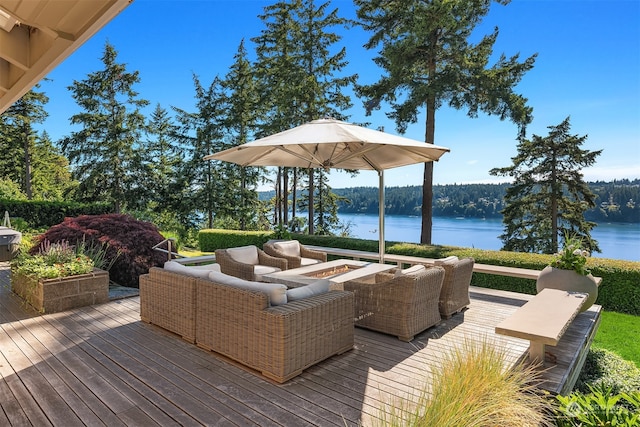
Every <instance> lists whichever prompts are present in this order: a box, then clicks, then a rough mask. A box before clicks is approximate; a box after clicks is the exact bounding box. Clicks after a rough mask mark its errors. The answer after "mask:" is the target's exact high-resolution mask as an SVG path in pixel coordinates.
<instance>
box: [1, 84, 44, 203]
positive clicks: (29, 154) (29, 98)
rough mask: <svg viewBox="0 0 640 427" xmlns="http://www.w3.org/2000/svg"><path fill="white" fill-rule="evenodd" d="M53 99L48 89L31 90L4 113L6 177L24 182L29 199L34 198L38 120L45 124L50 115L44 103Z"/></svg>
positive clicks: (3, 131) (3, 145) (2, 129)
mask: <svg viewBox="0 0 640 427" xmlns="http://www.w3.org/2000/svg"><path fill="white" fill-rule="evenodd" d="M47 102H49V98H48V97H47V96H46V95H45V94H44V92H36V91H35V90H30V91H29V92H27V93H26V94H25V95H24V96H23V97H22V98H20V99H19V100H17V101H16V102H15V103H14V104H13V105H12V106H11V107H9V108H8V109H7V110H6V111H5V112H4V113H3V114H2V116H1V117H2V125H1V126H0V131H2V137H1V138H0V140H2V157H3V158H4V159H3V161H2V164H0V167H1V168H2V169H4V176H7V177H10V178H11V179H13V180H16V181H18V182H20V183H21V184H22V185H21V188H22V190H23V191H24V193H25V194H26V196H27V198H28V199H32V198H33V161H34V160H33V157H34V150H35V144H36V139H37V133H36V132H35V131H34V129H33V125H34V124H36V123H42V122H44V120H45V119H46V118H47V116H48V114H47V112H46V111H45V109H44V105H45V104H46V103H47Z"/></svg>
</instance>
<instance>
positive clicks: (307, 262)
mask: <svg viewBox="0 0 640 427" xmlns="http://www.w3.org/2000/svg"><path fill="white" fill-rule="evenodd" d="M321 262H322V261H320V260H319V259H315V258H304V257H303V258H300V267H303V266H305V265H313V264H320V263H321Z"/></svg>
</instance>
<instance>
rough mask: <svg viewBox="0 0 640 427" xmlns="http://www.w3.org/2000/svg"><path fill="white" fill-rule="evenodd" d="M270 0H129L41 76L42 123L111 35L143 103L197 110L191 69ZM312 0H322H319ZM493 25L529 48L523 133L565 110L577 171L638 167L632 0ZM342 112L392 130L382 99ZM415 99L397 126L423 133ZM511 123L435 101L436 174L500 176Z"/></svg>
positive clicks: (594, 2) (508, 50) (200, 66)
mask: <svg viewBox="0 0 640 427" xmlns="http://www.w3.org/2000/svg"><path fill="white" fill-rule="evenodd" d="M271 3H272V2H269V1H254V0H180V1H178V0H173V1H168V0H135V1H134V2H133V3H132V4H131V5H130V6H129V7H128V8H127V9H125V10H124V11H123V12H122V13H121V14H120V15H118V16H117V17H116V18H114V20H113V21H111V22H110V23H109V24H107V25H106V26H105V27H104V28H103V29H102V30H101V31H100V32H99V33H97V34H96V35H95V36H94V37H93V38H92V39H90V40H89V41H88V42H86V43H85V44H84V45H83V46H81V47H80V48H79V49H78V50H77V51H76V52H75V53H74V54H73V55H71V56H70V57H69V58H68V59H67V60H65V61H64V62H63V63H62V64H60V65H59V66H58V67H57V68H56V69H55V70H53V71H52V72H51V73H50V75H49V76H48V78H49V79H51V81H47V82H43V83H42V85H41V90H43V91H44V92H45V93H46V94H47V95H48V96H49V98H50V101H49V103H48V104H47V106H46V108H47V111H48V112H49V118H48V119H47V121H46V122H45V124H44V125H43V127H42V128H44V129H46V130H47V131H48V132H49V134H50V136H51V137H52V139H53V140H54V141H55V140H58V139H60V138H62V137H64V136H67V135H69V134H70V133H71V132H72V131H73V130H77V129H74V128H72V127H71V125H70V123H69V118H70V117H71V116H72V115H73V114H75V113H77V112H78V111H79V109H78V106H77V105H76V104H75V102H74V100H73V98H72V97H71V93H70V92H69V91H68V90H67V87H68V86H70V85H71V84H72V83H73V81H74V80H83V79H85V78H86V77H87V75H88V74H89V73H92V72H95V71H98V70H101V69H102V67H103V64H102V62H101V61H100V57H101V56H102V54H103V52H104V45H105V42H106V41H109V43H111V44H112V45H114V46H115V48H116V50H117V51H118V62H122V63H125V64H126V65H127V69H128V70H129V71H135V70H137V71H139V72H140V78H141V82H140V83H139V84H138V85H136V86H135V89H136V90H137V91H138V92H139V93H140V96H141V97H142V98H144V99H147V100H149V101H150V106H149V108H148V109H147V110H146V111H145V113H146V114H147V115H148V114H150V112H151V110H152V109H153V108H155V106H156V104H158V103H159V104H160V105H161V106H162V107H164V108H166V109H167V110H169V109H170V107H171V106H175V107H179V108H182V109H185V110H187V111H195V107H194V105H195V102H194V96H193V95H194V86H193V80H192V75H193V74H196V75H198V77H199V78H200V81H201V82H202V84H203V85H205V86H208V85H209V84H210V83H211V82H212V80H213V78H214V77H215V76H216V75H220V76H224V75H225V74H226V73H227V72H228V67H229V66H230V65H231V63H232V61H233V55H234V54H235V53H236V51H237V48H238V45H239V43H240V41H241V40H242V39H243V38H244V39H245V42H246V46H247V49H248V50H249V52H250V55H252V56H253V47H254V46H253V44H252V43H251V42H250V39H251V38H252V37H255V36H257V35H259V34H260V31H261V30H262V29H263V28H264V26H263V23H262V21H261V20H260V19H259V18H258V15H259V14H261V13H263V8H264V6H266V5H268V4H271ZM317 4H319V2H318V3H317ZM330 8H337V9H338V10H339V14H340V15H341V16H343V17H346V18H355V10H354V6H353V4H352V2H351V1H350V0H337V1H336V0H334V1H332V2H331V6H330ZM495 26H497V27H498V28H499V29H500V35H499V36H498V40H497V42H496V44H495V51H494V53H495V55H496V56H497V55H499V54H501V53H505V54H506V55H507V56H511V55H513V54H516V53H520V55H521V58H522V59H524V58H526V57H529V56H530V55H532V54H534V53H538V58H537V60H536V64H535V67H534V68H533V69H532V70H531V71H529V72H528V73H527V74H526V75H525V77H524V78H523V80H522V81H521V82H520V84H519V85H518V87H517V91H518V92H519V93H522V94H523V95H524V96H525V97H527V98H528V99H529V105H531V106H532V107H533V109H534V111H533V115H534V120H533V123H532V124H531V125H530V126H529V128H528V136H531V135H532V134H536V135H541V136H544V135H547V133H548V129H547V128H548V126H555V125H557V124H559V123H560V122H562V121H563V120H564V119H565V118H566V117H567V116H571V125H572V128H571V132H572V134H577V135H588V139H587V142H586V143H585V145H584V146H583V148H585V149H589V150H600V149H603V150H604V151H603V153H602V154H601V155H600V156H599V157H598V159H597V163H596V165H595V166H593V167H591V168H588V169H585V170H584V171H583V173H584V175H585V179H587V180H589V181H593V180H606V181H610V180H613V179H622V178H640V1H638V0H516V1H513V2H512V3H511V4H509V5H507V6H502V5H499V4H495V3H494V4H493V5H492V8H491V12H490V14H489V15H488V16H487V17H486V18H485V19H484V21H483V23H482V25H481V26H480V27H479V28H478V30H477V33H476V35H477V38H478V39H479V38H480V37H481V36H482V35H484V34H487V33H489V32H491V31H492V30H493V28H494V27H495ZM336 31H339V32H340V34H341V35H342V36H343V39H342V40H341V41H340V42H339V43H338V44H337V45H336V49H337V48H338V47H342V46H343V45H344V46H346V49H347V59H348V61H349V66H348V67H347V68H346V69H345V70H344V72H345V73H348V74H354V73H357V74H358V75H359V80H358V81H359V83H373V82H374V81H376V80H377V79H378V78H379V76H380V75H381V70H380V69H379V68H378V67H377V66H376V65H375V64H374V63H373V62H372V60H371V58H373V57H374V56H375V54H376V52H375V51H371V50H366V49H364V48H363V47H362V46H363V45H364V44H365V43H366V42H367V40H368V37H369V35H368V34H367V33H365V32H364V31H363V30H362V29H360V28H358V27H355V28H351V29H349V30H343V29H336ZM353 103H354V107H353V108H352V109H351V111H349V112H348V114H350V121H354V122H365V121H368V122H370V123H371V127H372V128H377V127H379V126H383V127H384V129H385V131H387V132H389V133H397V132H396V130H395V124H394V123H393V121H391V120H389V119H387V118H386V116H385V111H389V108H388V106H387V105H384V104H383V105H382V109H381V110H380V111H378V112H375V113H374V114H373V115H372V116H370V117H365V115H364V109H363V108H362V102H361V101H360V100H358V99H357V98H355V97H354V98H353ZM424 120H425V114H424V111H422V113H421V114H420V115H419V122H418V123H417V124H414V125H411V126H409V128H408V130H407V132H406V133H405V136H407V137H410V138H414V139H418V140H424V132H425V125H424ZM516 132H517V128H516V126H515V125H513V124H512V123H510V122H506V121H505V122H502V121H500V120H499V118H497V117H494V116H480V117H479V118H475V119H472V118H469V117H467V115H466V112H465V111H464V110H460V111H457V110H452V109H449V108H447V107H443V108H441V109H439V110H438V111H437V113H436V141H435V142H436V144H438V145H442V146H445V147H449V148H450V149H451V152H450V153H447V154H445V155H444V156H443V157H442V159H441V160H440V161H439V162H438V163H437V164H436V165H435V171H434V183H436V184H454V183H458V184H461V183H478V182H498V181H504V178H497V177H492V176H490V175H489V173H488V171H489V170H490V169H492V168H494V167H504V166H508V165H510V164H511V163H512V161H511V158H512V157H513V156H515V155H516V152H517V151H516V140H515V137H516ZM421 183H422V166H421V165H416V166H407V167H403V168H397V169H392V170H390V171H387V172H386V173H385V184H386V186H405V185H420V184H421ZM330 184H331V185H332V186H333V187H334V188H341V187H351V186H377V177H376V175H375V173H373V172H362V173H361V174H360V175H359V176H358V177H357V178H350V177H349V176H347V175H346V174H341V173H338V172H335V171H333V172H332V173H331V180H330Z"/></svg>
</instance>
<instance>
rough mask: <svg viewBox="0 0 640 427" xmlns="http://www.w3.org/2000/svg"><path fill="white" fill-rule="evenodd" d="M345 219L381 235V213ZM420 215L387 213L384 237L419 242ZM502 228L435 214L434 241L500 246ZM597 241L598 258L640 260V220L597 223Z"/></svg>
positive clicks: (360, 234) (371, 235) (368, 234)
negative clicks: (635, 222) (630, 222)
mask: <svg viewBox="0 0 640 427" xmlns="http://www.w3.org/2000/svg"><path fill="white" fill-rule="evenodd" d="M338 217H339V218H340V221H341V222H343V223H349V224H350V233H351V236H353V237H357V238H360V239H369V240H377V239H378V216H377V215H368V214H339V215H338ZM420 229H421V224H420V218H419V217H415V216H401V215H386V216H385V240H386V241H396V242H407V243H418V242H420ZM502 232H503V224H502V221H501V220H499V219H486V220H483V219H475V218H462V219H457V218H442V217H434V218H433V230H432V233H433V234H432V241H433V243H434V244H440V245H449V246H462V247H468V248H478V249H491V250H499V249H500V248H501V247H502V242H501V241H500V239H499V238H498V236H499V235H500V234H502ZM591 236H592V237H593V238H594V239H596V240H597V241H598V244H599V246H600V249H601V250H602V252H601V253H595V254H593V256H594V257H598V258H612V259H623V260H629V261H640V224H598V226H597V227H595V228H594V229H593V231H592V232H591Z"/></svg>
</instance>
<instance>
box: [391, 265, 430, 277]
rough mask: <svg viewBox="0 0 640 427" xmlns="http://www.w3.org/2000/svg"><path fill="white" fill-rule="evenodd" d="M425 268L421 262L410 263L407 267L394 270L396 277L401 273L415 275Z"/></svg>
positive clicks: (401, 274)
mask: <svg viewBox="0 0 640 427" xmlns="http://www.w3.org/2000/svg"><path fill="white" fill-rule="evenodd" d="M426 269H427V268H426V267H425V266H424V265H422V264H416V265H412V266H411V267H409V268H405V269H404V270H399V269H398V270H396V277H398V276H403V275H415V274H417V273H419V272H421V271H424V270H426Z"/></svg>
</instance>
